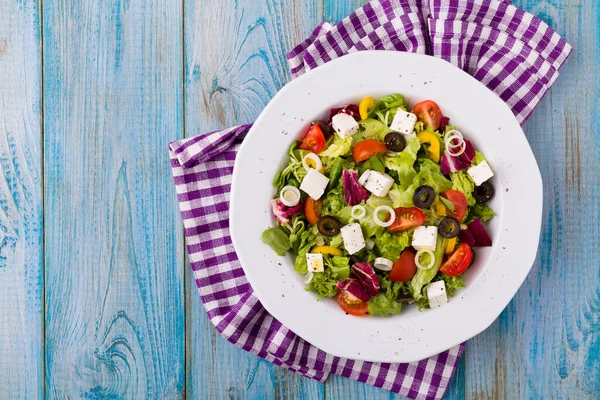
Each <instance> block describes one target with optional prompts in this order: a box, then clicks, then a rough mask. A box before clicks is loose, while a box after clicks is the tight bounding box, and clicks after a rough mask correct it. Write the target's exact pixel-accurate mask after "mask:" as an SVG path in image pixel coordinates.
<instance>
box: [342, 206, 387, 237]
mask: <svg viewBox="0 0 600 400" xmlns="http://www.w3.org/2000/svg"><path fill="white" fill-rule="evenodd" d="M364 207H365V211H366V213H365V216H364V217H363V218H361V219H360V220H359V221H357V222H358V223H359V225H360V227H361V228H362V231H363V236H364V237H365V239H368V238H370V237H373V236H380V234H381V232H383V227H381V226H379V225H377V224H376V223H375V219H373V212H374V211H375V209H374V208H373V207H371V206H369V205H368V204H365V205H364ZM351 211H352V207H348V212H351ZM342 217H344V215H342Z"/></svg>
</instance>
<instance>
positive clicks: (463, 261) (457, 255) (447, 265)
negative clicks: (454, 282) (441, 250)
mask: <svg viewBox="0 0 600 400" xmlns="http://www.w3.org/2000/svg"><path fill="white" fill-rule="evenodd" d="M471 261H473V250H471V247H469V245H468V244H466V243H461V245H460V246H458V247H457V248H456V250H454V253H452V255H450V257H448V259H446V260H445V261H444V262H443V263H442V266H441V267H440V271H442V273H444V274H446V275H448V276H458V275H460V274H462V273H463V272H465V270H466V269H467V268H468V267H469V265H471Z"/></svg>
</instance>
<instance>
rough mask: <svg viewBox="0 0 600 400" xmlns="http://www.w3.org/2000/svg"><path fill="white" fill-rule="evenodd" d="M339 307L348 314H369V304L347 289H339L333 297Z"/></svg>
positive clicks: (361, 315)
mask: <svg viewBox="0 0 600 400" xmlns="http://www.w3.org/2000/svg"><path fill="white" fill-rule="evenodd" d="M335 299H336V300H337V303H338V305H339V306H340V308H341V309H342V310H343V311H344V312H345V313H346V314H350V315H354V316H356V317H364V316H365V315H369V306H368V305H367V303H366V302H365V301H362V300H361V299H359V298H358V297H356V296H355V295H353V294H352V293H350V292H349V291H347V290H343V289H342V290H340V291H339V292H338V294H337V296H336V298H335Z"/></svg>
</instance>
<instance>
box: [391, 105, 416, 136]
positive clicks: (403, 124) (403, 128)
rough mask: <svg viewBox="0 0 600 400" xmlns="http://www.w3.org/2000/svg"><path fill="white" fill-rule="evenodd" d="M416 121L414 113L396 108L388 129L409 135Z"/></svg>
mask: <svg viewBox="0 0 600 400" xmlns="http://www.w3.org/2000/svg"><path fill="white" fill-rule="evenodd" d="M416 123H417V116H416V115H415V114H413V113H409V112H406V111H402V110H400V109H398V112H397V113H396V116H394V120H393V121H392V125H391V126H390V129H392V130H394V131H397V132H400V133H401V134H403V135H410V134H412V133H413V131H414V130H415V124H416Z"/></svg>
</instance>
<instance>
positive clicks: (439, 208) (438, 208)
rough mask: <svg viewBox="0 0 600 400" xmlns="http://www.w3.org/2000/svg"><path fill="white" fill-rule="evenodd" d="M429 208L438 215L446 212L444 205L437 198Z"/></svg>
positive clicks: (441, 215)
mask: <svg viewBox="0 0 600 400" xmlns="http://www.w3.org/2000/svg"><path fill="white" fill-rule="evenodd" d="M431 209H432V210H433V212H434V214H435V215H437V216H438V217H443V216H445V215H446V214H447V210H446V206H445V205H444V203H442V202H441V201H439V200H436V201H434V202H433V204H432V205H431Z"/></svg>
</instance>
